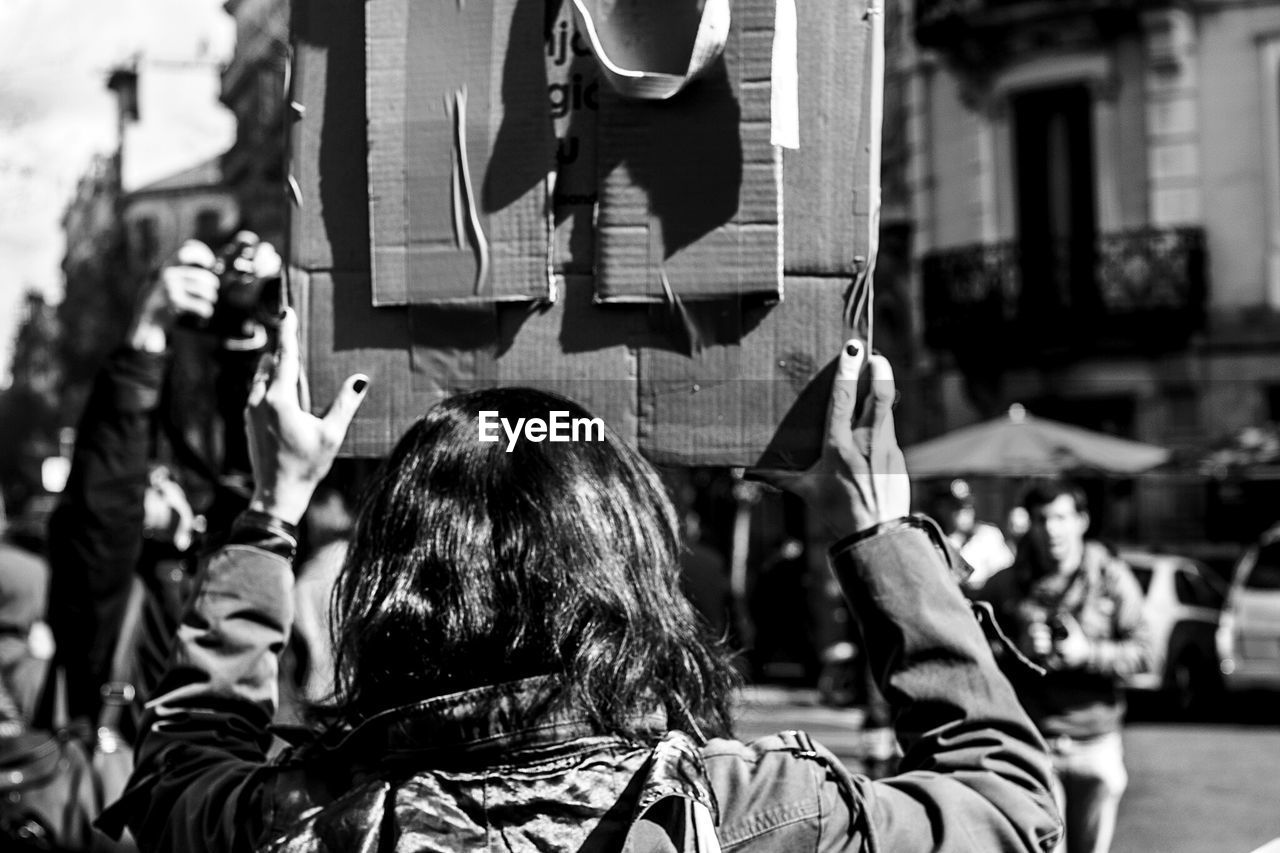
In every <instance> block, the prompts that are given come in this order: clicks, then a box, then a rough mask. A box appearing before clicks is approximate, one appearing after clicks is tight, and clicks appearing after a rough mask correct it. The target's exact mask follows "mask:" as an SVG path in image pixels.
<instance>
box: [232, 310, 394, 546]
mask: <svg viewBox="0 0 1280 853" xmlns="http://www.w3.org/2000/svg"><path fill="white" fill-rule="evenodd" d="M300 370H301V364H300V358H299V354H298V316H297V314H295V313H294V311H293V309H292V308H288V309H285V314H284V319H283V320H282V321H281V323H280V352H279V353H278V355H276V356H274V357H273V356H271V355H264V356H263V357H262V361H261V363H260V364H259V366H258V373H257V375H256V376H255V377H254V379H253V387H252V388H251V389H250V391H249V403H248V405H247V406H246V407H245V428H246V430H247V431H248V434H249V458H250V461H251V463H252V466H253V499H252V500H251V501H250V503H249V508H250V509H254V510H258V511H259V512H266V513H270V514H271V515H274V516H275V517H276V518H279V519H281V520H283V521H287V522H289V523H290V524H297V523H298V522H299V521H300V520H301V519H302V515H303V513H304V512H305V511H306V509H307V504H309V503H310V502H311V495H312V493H313V492H315V489H316V486H318V485H319V484H320V481H321V480H323V479H324V476H325V475H326V474H328V473H329V468H330V467H332V465H333V460H334V457H336V456H337V455H338V450H339V448H341V447H342V440H343V439H344V438H346V435H347V428H348V427H350V426H351V420H352V418H354V417H355V415H356V410H357V409H359V408H360V404H361V403H362V402H364V394H365V389H366V388H367V386H368V384H369V378H368V377H367V376H364V375H363V374H359V373H357V374H355V375H353V376H348V377H347V380H346V381H345V382H343V383H342V387H341V388H340V389H339V390H338V396H337V399H335V400H334V401H333V405H332V406H330V407H329V411H328V412H326V413H325V415H324V417H316V416H315V415H313V414H311V413H310V412H308V411H306V410H304V409H303V408H302V404H301V402H300V400H299V397H298V377H299V373H300Z"/></svg>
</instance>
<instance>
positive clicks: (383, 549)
mask: <svg viewBox="0 0 1280 853" xmlns="http://www.w3.org/2000/svg"><path fill="white" fill-rule="evenodd" d="M280 340H281V349H280V353H279V356H278V358H277V359H276V360H275V361H274V362H273V361H271V360H265V361H264V363H263V366H262V369H261V372H260V374H259V376H258V377H257V378H256V379H255V382H254V386H253V390H252V392H251V394H250V405H249V432H250V436H251V448H252V455H253V463H254V482H255V491H254V496H253V500H252V501H251V504H250V509H249V510H248V511H247V512H246V513H244V514H242V515H241V516H240V518H239V520H238V521H237V522H236V525H235V527H234V529H233V533H232V536H231V539H230V541H229V542H228V544H227V545H226V546H225V547H224V548H223V549H222V550H220V551H219V552H218V553H217V554H215V555H214V556H213V557H212V559H211V561H210V563H209V566H208V570H207V572H206V573H205V574H204V575H203V579H202V583H203V586H202V587H201V589H200V591H199V592H198V593H197V595H196V597H195V599H194V600H193V604H192V607H191V609H190V610H189V611H188V613H187V615H186V617H185V618H184V621H183V625H182V628H181V630H180V632H179V635H178V643H177V644H176V646H175V650H174V657H173V659H172V663H171V667H170V669H169V672H168V674H167V675H166V677H165V680H164V682H163V684H162V685H161V688H160V692H159V694H158V695H157V697H156V698H155V699H154V700H153V701H152V702H151V704H150V705H149V706H148V713H147V717H146V719H145V721H144V723H145V728H144V731H143V734H142V737H141V739H140V741H139V745H138V758H139V763H138V767H137V770H136V771H135V775H134V778H133V780H132V783H131V787H130V789H129V790H128V791H127V792H126V794H125V795H124V797H123V798H122V799H121V800H120V801H119V802H118V803H117V804H116V806H115V807H114V808H113V809H112V810H111V811H110V812H109V813H108V814H107V815H104V818H103V820H102V821H101V822H100V824H101V825H102V826H103V828H104V829H108V830H111V831H116V830H118V829H120V828H121V826H122V825H123V824H125V823H127V824H128V825H129V827H130V828H131V829H132V830H133V834H134V836H135V837H136V838H137V839H138V841H139V843H140V846H141V847H142V848H143V849H145V850H148V851H171V850H172V851H183V853H203V852H204V851H231V850H250V849H271V850H280V851H288V850H293V851H303V850H373V849H391V848H393V847H394V848H396V849H424V850H425V849H432V850H443V849H472V848H477V849H478V848H485V849H489V848H501V849H509V850H551V849H555V850H580V849H591V850H618V849H622V850H635V851H647V850H654V851H656V850H672V849H684V850H698V851H707V850H714V849H719V843H721V842H723V843H724V844H725V845H726V846H732V848H733V849H735V850H739V851H743V853H747V851H767V850H793V849H809V848H812V849H818V850H828V851H836V850H840V851H863V850H867V851H870V850H886V851H888V850H892V851H897V853H908V851H962V850H981V851H983V853H1002V851H1008V853H1016V851H1035V850H1042V849H1044V848H1045V847H1047V846H1050V845H1052V844H1053V843H1054V842H1055V841H1056V839H1057V836H1058V834H1059V827H1058V822H1057V817H1056V813H1055V809H1054V805H1053V800H1052V796H1051V794H1050V792H1049V785H1050V768H1049V764H1048V759H1047V756H1046V755H1045V753H1044V745H1043V742H1042V741H1041V739H1040V738H1039V736H1038V735H1037V734H1036V733H1035V730H1034V728H1033V727H1032V724H1031V721H1030V720H1029V719H1028V718H1027V717H1026V714H1025V713H1024V712H1023V710H1022V709H1021V707H1020V706H1019V705H1018V702H1017V699H1016V697H1015V696H1014V693H1013V691H1012V688H1011V687H1010V686H1009V684H1008V682H1007V681H1006V680H1005V679H1004V678H1003V676H1001V675H1000V672H999V670H998V668H997V667H996V663H995V661H994V659H993V658H992V655H991V649H990V646H989V645H988V640H987V638H986V637H985V636H984V634H983V631H982V629H981V628H980V626H979V623H978V622H977V621H976V620H975V619H974V616H973V614H972V612H971V611H970V609H969V606H968V604H967V602H966V601H965V599H964V598H963V596H962V595H961V592H960V589H959V586H958V583H957V581H956V579H955V577H954V576H953V575H952V574H951V571H952V569H953V568H954V566H953V565H950V564H949V562H948V559H947V558H946V557H945V556H944V554H945V553H946V551H945V545H944V544H943V542H942V540H941V536H940V534H937V535H936V537H935V534H936V528H935V527H933V526H932V524H931V523H927V522H922V521H920V520H919V519H915V518H911V517H907V516H906V513H907V512H908V509H909V506H910V494H909V491H910V487H909V482H908V479H907V476H906V473H905V466H904V463H903V461H902V453H901V450H900V449H899V448H898V446H897V441H896V438H895V434H894V428H893V419H892V414H891V405H892V401H893V399H894V396H895V392H894V388H893V379H892V373H891V372H890V370H889V366H888V363H887V362H886V361H884V360H883V359H882V358H879V357H876V358H873V359H872V360H871V365H870V369H871V375H872V378H873V381H872V382H871V383H870V385H871V386H872V388H873V389H874V391H873V392H872V393H869V394H866V395H865V396H861V399H860V395H859V393H858V391H857V385H858V381H857V380H858V376H859V374H860V373H861V371H862V368H863V366H864V356H865V348H864V347H863V346H862V345H861V344H859V343H857V342H850V343H849V344H848V345H847V350H846V352H845V353H844V354H843V355H842V356H841V357H840V363H839V369H838V371H837V373H836V381H835V386H834V390H833V392H832V398H831V405H830V410H829V415H828V428H827V431H826V432H827V441H826V443H825V447H824V450H823V453H822V456H821V458H820V460H819V461H818V462H817V463H815V465H814V467H813V468H811V469H810V470H809V471H806V472H789V473H780V472H773V473H772V474H767V473H763V472H762V474H761V476H768V477H769V478H770V479H771V480H772V481H773V482H775V483H777V484H778V485H780V486H783V487H785V488H787V489H789V490H793V491H795V492H797V493H799V494H801V495H802V496H804V498H805V499H806V501H808V502H809V503H810V504H811V505H812V507H813V508H814V511H815V512H817V513H820V514H821V517H822V519H823V521H822V523H823V525H824V528H825V532H826V533H827V534H828V535H829V536H830V537H831V538H832V540H833V541H835V543H836V544H835V545H834V546H833V547H832V549H831V551H830V553H831V556H832V561H833V564H834V568H835V571H836V573H837V574H838V576H839V577H840V579H841V582H842V584H843V585H844V589H845V592H846V595H847V596H848V598H849V601H850V604H851V606H852V607H854V608H856V609H858V610H859V612H860V621H861V623H862V625H863V626H864V630H865V631H866V634H867V641H868V642H867V644H868V648H869V649H870V650H871V652H870V653H871V654H872V655H873V657H874V661H873V667H874V669H875V670H876V672H877V675H878V676H879V678H880V683H881V685H882V686H883V688H884V690H885V693H886V695H887V696H888V697H889V701H890V702H892V703H893V705H894V708H895V712H896V713H895V720H896V723H897V725H898V733H899V737H901V738H902V740H903V745H904V748H905V750H906V754H905V757H904V759H903V763H902V772H901V773H899V774H898V775H897V776H894V777H892V778H890V779H885V780H877V781H871V780H868V779H866V778H865V777H854V776H852V775H851V774H850V773H849V772H848V771H847V770H846V769H845V768H844V766H843V765H842V764H841V763H840V762H839V760H838V759H837V758H836V757H835V756H834V755H832V754H831V753H830V752H829V751H828V750H826V749H824V748H823V747H821V746H819V745H817V744H815V743H813V742H812V741H811V740H810V739H809V738H808V737H807V736H804V735H801V734H799V733H795V732H784V733H782V734H780V735H775V736H772V737H769V738H764V739H762V740H760V741H757V742H755V743H754V744H750V745H748V744H744V743H740V742H737V741H734V740H732V739H730V729H731V714H730V699H731V690H732V687H733V685H734V682H735V678H734V674H733V669H732V666H731V665H730V663H729V661H728V659H727V653H726V651H725V650H724V649H723V648H722V647H721V646H720V645H719V644H717V643H716V642H715V640H714V639H713V638H711V637H710V636H708V634H707V633H706V631H705V626H700V625H699V623H698V621H697V620H696V619H695V618H694V614H693V609H692V607H691V605H690V604H689V603H688V601H687V600H686V599H685V598H684V596H683V595H681V593H680V591H679V568H678V559H679V549H680V529H679V519H678V516H677V514H676V511H675V509H674V507H673V506H672V505H671V502H670V499H669V497H668V496H667V494H666V491H665V490H664V488H663V486H662V483H661V480H660V479H659V477H658V475H657V473H656V471H654V469H653V468H652V466H650V465H649V464H648V463H647V462H646V461H645V460H643V459H642V458H641V457H640V456H639V454H638V453H637V452H636V451H635V450H634V449H633V448H632V447H630V446H628V445H627V444H626V443H625V442H623V441H622V440H621V439H620V438H619V437H618V436H617V435H616V434H614V433H613V432H612V431H610V430H608V429H607V428H605V429H604V431H603V435H602V438H601V440H597V441H578V442H559V443H553V442H545V441H544V442H534V441H527V440H526V441H520V442H518V443H517V444H516V446H515V447H514V449H513V451H512V452H510V453H508V452H506V451H505V450H504V449H503V448H502V447H501V446H499V445H498V444H496V443H485V442H482V441H480V440H479V429H478V425H479V424H480V422H481V421H480V412H482V411H491V410H496V411H499V412H501V413H502V416H503V417H506V418H520V417H525V418H542V419H544V420H545V419H546V418H548V417H549V416H550V412H551V411H568V412H569V414H570V416H571V417H581V418H589V417H590V416H589V415H588V414H587V413H586V412H585V411H584V410H583V409H582V408H581V407H580V406H577V405H576V404H574V403H572V402H570V401H568V400H565V399H564V398H561V397H556V396H554V395H550V394H547V393H545V392H541V391H535V390H532V389H520V388H500V389H487V390H480V391H474V392H471V393H469V394H462V395H458V396H455V397H452V398H449V399H448V400H445V401H443V402H441V403H439V404H438V405H436V406H435V407H433V408H432V409H431V410H430V411H429V412H427V413H426V414H425V415H424V416H423V417H422V418H421V419H420V420H418V421H417V422H416V423H415V424H414V425H413V426H411V427H410V429H409V430H408V432H407V433H406V434H405V435H404V436H403V437H402V438H401V440H400V442H399V443H398V444H397V446H396V447H395V448H394V449H393V450H392V452H391V454H390V456H389V458H388V460H387V462H386V465H385V467H384V468H383V470H382V471H381V472H380V474H379V476H378V477H377V478H376V480H375V481H374V482H373V483H372V484H371V485H370V487H369V488H368V489H367V490H366V492H365V497H364V499H363V501H362V505H361V507H360V510H359V512H358V514H357V522H356V528H355V531H354V534H353V537H352V541H351V546H350V552H349V554H348V559H347V562H346V565H345V567H344V570H343V572H342V573H341V575H340V577H339V580H338V586H337V593H336V596H335V607H334V614H335V617H336V618H337V621H338V628H339V630H338V631H337V632H336V636H337V637H338V638H339V639H340V642H341V645H340V646H339V650H338V664H337V672H336V682H337V686H338V689H337V694H336V697H335V701H334V703H333V704H332V705H331V706H330V708H329V709H328V714H327V716H326V719H327V724H326V725H325V726H324V727H323V728H321V729H320V730H318V731H315V732H313V733H312V734H311V736H310V737H302V736H299V743H298V745H297V746H296V747H295V748H293V749H291V750H289V751H287V752H285V753H284V754H283V755H281V756H279V757H277V758H276V759H275V760H274V761H272V762H270V763H268V762H267V748H268V745H269V743H270V741H271V736H270V731H269V729H268V726H269V724H270V722H271V719H272V717H273V714H274V711H275V699H276V684H277V655H278V654H279V652H280V649H281V647H282V646H283V645H284V642H285V638H286V637H287V635H288V633H289V631H290V627H291V624H290V623H291V610H292V607H291V602H292V598H291V594H290V593H291V589H290V585H291V583H292V578H293V572H292V570H291V566H290V562H291V560H292V558H293V555H294V553H295V551H296V548H297V528H296V525H297V524H298V523H299V521H300V520H301V519H302V517H303V514H304V512H305V510H306V507H307V505H308V503H309V502H310V499H311V495H312V492H313V490H314V489H315V488H316V486H317V484H318V483H319V482H320V481H321V479H322V478H323V477H324V475H325V473H326V471H327V470H328V468H329V466H330V465H331V464H332V461H333V458H334V456H335V455H336V453H337V452H338V449H339V448H340V446H341V445H342V442H343V438H344V434H345V432H346V430H347V428H348V425H349V424H350V422H351V420H352V418H353V417H354V415H355V412H356V409H357V408H358V407H359V405H360V403H361V402H362V400H363V399H364V395H365V390H366V387H367V385H368V380H367V378H366V377H364V376H362V375H355V376H352V377H349V378H348V379H347V380H346V381H345V382H344V383H343V384H342V386H341V388H340V390H339V392H338V395H337V399H336V400H335V401H334V403H333V405H332V406H331V408H330V410H329V411H328V413H327V414H325V415H324V416H323V417H317V416H315V415H312V414H310V413H309V412H307V411H305V410H303V409H302V408H301V404H300V401H299V395H298V381H299V374H300V366H299V357H298V343H297V319H296V317H295V316H294V315H293V313H292V312H288V313H287V314H286V317H285V320H284V323H283V325H282V328H281V336H280ZM860 404H861V405H860ZM858 411H861V414H860V415H857V416H856V417H855V412H858Z"/></svg>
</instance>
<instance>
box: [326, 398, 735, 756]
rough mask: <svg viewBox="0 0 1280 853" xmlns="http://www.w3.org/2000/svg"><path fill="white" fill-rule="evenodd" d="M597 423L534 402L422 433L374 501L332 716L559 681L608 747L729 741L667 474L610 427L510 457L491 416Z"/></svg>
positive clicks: (361, 533) (490, 403)
mask: <svg viewBox="0 0 1280 853" xmlns="http://www.w3.org/2000/svg"><path fill="white" fill-rule="evenodd" d="M481 412H497V413H501V416H502V417H503V418H505V419H506V420H507V421H508V422H509V423H511V424H513V425H514V424H515V423H516V422H517V419H519V418H540V419H543V420H550V418H551V413H552V412H563V413H567V417H568V418H569V419H588V418H590V417H591V415H589V414H588V413H587V412H586V411H585V410H583V409H582V407H580V406H578V405H577V404H576V403H573V402H571V401H569V400H566V399H563V398H561V397H557V396H555V395H552V394H548V393H545V392H542V391H536V390H532V389H525V388H506V389H493V390H484V391H476V392H472V393H469V394H463V395H459V396H456V397H452V398H450V399H448V400H445V401H444V402H442V403H440V404H439V405H437V406H435V407H434V408H433V409H431V410H430V411H429V412H428V413H427V414H426V415H425V416H424V417H423V418H422V419H421V420H419V421H418V422H417V423H415V424H414V425H413V426H412V427H411V428H410V429H409V431H408V432H407V433H406V434H405V436H404V437H403V438H402V439H401V440H400V442H399V444H398V445H397V446H396V448H395V449H394V450H393V451H392V453H391V455H390V457H389V458H388V459H387V462H386V464H385V466H384V467H383V470H382V471H381V472H380V474H379V475H378V476H377V477H376V478H375V479H374V481H373V483H372V484H371V486H370V488H369V490H368V492H367V493H366V495H365V497H364V500H363V502H362V505H361V507H360V511H359V514H358V517H357V520H356V526H355V532H354V536H353V538H352V541H351V547H350V550H349V552H348V556H347V562H346V565H345V567H344V568H343V570H342V573H341V575H340V577H339V579H338V582H337V587H336V589H335V592H334V597H333V605H332V606H333V619H332V624H333V626H334V634H335V637H334V640H335V645H336V652H337V655H336V658H337V673H336V685H337V687H336V693H335V701H334V705H333V707H332V708H331V711H332V712H336V714H337V715H338V716H339V718H341V719H343V720H345V721H347V722H349V723H356V722H358V721H359V720H360V719H363V718H366V717H368V716H369V715H371V714H375V713H378V712H380V711H384V710H387V709H389V708H393V707H396V706H399V705H403V704H407V703H411V702H416V701H420V700H422V699H427V698H430V697H433V696H439V695H445V694H448V693H453V692H456V691H459V690H466V689H469V688H472V687H477V686H480V685H484V684H494V683H500V682H504V681H511V680H515V679H519V678H524V677H528V676H533V675H543V674H550V675H554V676H559V678H560V683H561V684H562V685H563V690H562V701H564V702H569V703H573V704H574V705H575V706H577V707H578V708H579V709H580V710H581V711H582V712H584V713H585V714H586V716H587V717H588V718H589V719H590V720H591V721H592V722H593V723H594V724H595V726H596V728H597V729H598V730H599V731H600V732H601V733H609V734H619V735H623V736H628V737H635V738H641V737H645V736H646V733H645V732H644V731H642V730H641V729H640V728H639V727H638V726H637V724H636V722H635V718H636V716H637V715H638V714H640V713H641V712H643V711H645V710H655V708H654V706H655V705H657V706H659V707H661V708H663V709H665V710H666V712H667V714H668V719H669V721H670V724H671V725H672V727H676V728H679V727H684V726H685V725H686V724H691V725H692V726H693V727H695V728H697V729H700V730H702V731H703V732H704V733H705V734H706V735H707V736H717V735H727V734H728V733H729V732H730V716H729V709H728V706H729V701H730V692H731V689H732V687H733V686H734V685H735V684H736V676H735V673H734V670H733V668H732V667H731V666H730V664H729V662H728V658H727V655H726V654H725V653H724V651H723V650H722V649H721V648H720V647H719V645H718V644H717V642H716V641H714V640H713V639H712V638H711V637H710V636H709V633H708V631H707V629H706V628H705V626H704V625H703V623H701V622H700V621H699V619H698V617H697V616H696V615H695V611H694V610H693V608H692V606H691V605H690V604H689V603H688V601H687V600H686V599H685V598H684V597H683V595H682V594H681V592H680V588H679V566H678V556H679V549H680V540H679V533H678V526H677V518H676V514H675V511H674V509H673V507H672V505H671V502H670V500H669V499H668V497H667V494H666V492H665V491H664V489H663V487H662V484H661V481H660V480H659V478H658V475H657V473H656V472H655V471H654V469H653V468H652V467H651V466H650V465H649V464H648V463H647V462H646V461H645V460H644V459H642V458H641V457H640V456H639V455H638V454H637V453H636V452H635V451H634V450H632V449H631V448H630V447H628V446H627V445H626V444H625V443H624V442H623V441H621V440H620V439H619V438H618V437H617V436H616V435H615V434H614V433H613V432H612V431H610V430H608V429H607V428H605V429H603V430H601V431H600V434H599V435H598V436H595V435H593V436H592V437H593V438H598V439H599V440H584V438H585V436H584V435H583V433H581V432H580V433H579V435H578V439H579V440H576V441H567V442H552V441H542V442H534V441H530V440H527V439H526V438H525V437H521V438H520V439H519V440H518V441H517V442H516V443H515V446H514V447H513V448H512V449H511V451H510V452H508V451H507V445H508V439H507V436H506V435H505V434H504V433H503V431H502V429H500V428H499V429H498V430H497V432H498V435H499V439H500V440H499V441H497V442H482V441H480V440H479V435H480V413H481Z"/></svg>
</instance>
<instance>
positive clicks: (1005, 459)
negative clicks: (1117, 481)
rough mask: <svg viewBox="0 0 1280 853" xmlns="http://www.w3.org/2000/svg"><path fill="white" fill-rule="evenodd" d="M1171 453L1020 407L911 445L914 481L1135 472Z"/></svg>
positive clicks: (909, 460) (909, 463) (910, 468)
mask: <svg viewBox="0 0 1280 853" xmlns="http://www.w3.org/2000/svg"><path fill="white" fill-rule="evenodd" d="M1169 455H1170V453H1169V451H1168V450H1166V449H1164V448H1163V447H1157V446H1155V445H1152V444H1143V443H1141V442H1137V441H1128V440H1125V439H1122V438H1114V437H1113V436H1109V435H1105V434H1103V433H1100V432H1094V431H1093V430H1088V429H1082V428H1081V427H1076V426H1071V425H1069V424H1064V423H1059V422H1057V421H1050V420H1045V419H1043V418H1036V417H1032V416H1031V415H1029V414H1028V413H1027V410H1026V409H1024V408H1023V407H1022V406H1020V405H1018V404H1016V403H1015V404H1014V405H1013V406H1010V407H1009V412H1008V413H1007V414H1005V415H1003V416H1001V417H999V418H996V419H995V420H991V421H986V422H984V423H980V424H975V425H973V426H968V427H961V428H960V429H957V430H953V431H952V432H949V433H947V434H946V435H942V436H939V437H938V438H935V439H932V440H930V441H926V442H923V443H921V444H917V445H915V446H913V447H909V448H907V450H906V459H907V471H908V472H909V473H910V474H911V476H912V477H916V478H920V479H929V478H932V477H965V476H971V477H972V476H983V475H986V476H992V477H1045V476H1056V475H1059V474H1065V473H1068V472H1092V473H1101V474H1117V475H1131V474H1139V473H1141V472H1143V471H1147V470H1149V469H1151V468H1155V467H1156V466H1157V465H1161V464H1163V463H1165V462H1166V461H1168V459H1169Z"/></svg>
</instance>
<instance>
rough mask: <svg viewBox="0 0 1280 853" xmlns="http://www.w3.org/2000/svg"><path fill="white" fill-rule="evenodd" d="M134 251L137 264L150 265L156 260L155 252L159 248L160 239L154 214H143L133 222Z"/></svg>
mask: <svg viewBox="0 0 1280 853" xmlns="http://www.w3.org/2000/svg"><path fill="white" fill-rule="evenodd" d="M134 241H135V245H134V251H135V252H136V253H137V255H136V257H137V258H138V265H139V266H142V267H150V266H152V265H153V264H154V263H155V262H156V254H157V253H158V252H159V250H160V240H159V237H158V236H157V234H156V220H155V217H154V216H144V217H142V218H141V219H139V220H138V221H137V222H136V223H135V224H134Z"/></svg>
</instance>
